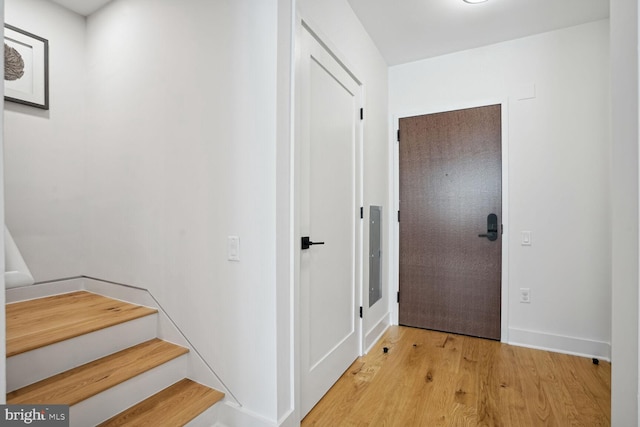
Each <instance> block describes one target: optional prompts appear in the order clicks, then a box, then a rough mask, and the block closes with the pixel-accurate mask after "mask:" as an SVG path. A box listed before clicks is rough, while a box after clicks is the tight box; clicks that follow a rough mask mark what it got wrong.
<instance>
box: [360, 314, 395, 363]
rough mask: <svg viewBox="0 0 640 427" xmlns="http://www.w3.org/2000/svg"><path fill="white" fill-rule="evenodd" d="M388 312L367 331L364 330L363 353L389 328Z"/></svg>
mask: <svg viewBox="0 0 640 427" xmlns="http://www.w3.org/2000/svg"><path fill="white" fill-rule="evenodd" d="M390 325H391V322H390V313H386V314H385V315H384V316H383V317H382V318H381V319H380V320H379V321H378V322H377V323H376V324H375V325H374V326H373V328H371V329H370V330H369V331H367V332H366V334H365V337H364V353H365V354H366V353H369V351H370V350H371V348H372V347H373V346H374V345H375V344H376V343H377V342H378V340H380V338H381V337H382V334H384V333H385V331H386V330H387V329H388V328H389V326H390Z"/></svg>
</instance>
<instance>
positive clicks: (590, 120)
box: [389, 20, 611, 358]
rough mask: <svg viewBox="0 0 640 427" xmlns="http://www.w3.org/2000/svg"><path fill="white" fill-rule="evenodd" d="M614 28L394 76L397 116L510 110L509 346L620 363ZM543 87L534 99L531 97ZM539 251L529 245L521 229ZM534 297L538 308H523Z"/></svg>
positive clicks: (529, 41) (592, 28)
mask: <svg viewBox="0 0 640 427" xmlns="http://www.w3.org/2000/svg"><path fill="white" fill-rule="evenodd" d="M608 31H609V25H608V21H606V20H605V21H599V22H594V23H590V24H585V25H581V26H577V27H572V28H567V29H563V30H559V31H554V32H550V33H545V34H541V35H536V36H532V37H527V38H523V39H518V40H513V41H509V42H505V43H500V44H496V45H492V46H488V47H483V48H479V49H474V50H469V51H464V52H459V53H455V54H451V55H446V56H441V57H437V58H433V59H428V60H423V61H418V62H414V63H410V64H405V65H399V66H394V67H391V68H390V71H389V75H390V83H389V85H390V88H389V91H390V112H391V116H392V117H393V118H394V121H393V125H394V126H397V124H396V122H395V120H397V118H399V117H406V116H410V115H416V114H426V113H432V112H438V111H446V110H450V109H456V108H465V107H471V106H479V105H486V104H489V103H498V102H505V108H507V110H508V123H507V126H508V134H507V135H504V136H503V137H504V138H506V139H507V143H508V168H509V169H508V188H509V193H508V206H506V207H507V208H508V213H509V216H508V218H504V219H503V220H504V222H505V237H506V238H508V239H509V240H508V243H509V252H508V254H506V255H508V260H509V264H508V273H509V277H508V286H509V288H508V295H509V296H508V302H507V304H506V306H507V307H506V308H507V310H506V312H505V310H503V315H507V316H508V328H509V337H508V339H509V341H510V342H517V343H520V344H525V345H529V346H539V347H547V348H552V349H556V350H560V351H567V352H575V353H581V354H589V355H596V356H598V357H604V358H608V357H609V343H610V338H611V332H610V328H611V309H610V302H611V277H610V274H611V256H610V251H611V243H610V232H611V230H610V227H609V224H610V223H611V217H610V211H609V203H610V196H609V192H610V177H609V174H610V165H609V162H610V142H609V141H610V137H609V74H608V72H609V68H608V64H609V56H608V55H609V49H608V46H609V45H608V43H609V38H608ZM534 87H535V98H533V99H526V100H519V99H520V98H527V97H528V96H527V95H529V94H530V92H531V91H532V90H533V89H534ZM523 230H529V231H531V232H532V233H533V239H532V240H533V245H532V246H531V247H524V246H521V245H520V238H521V231H523ZM519 288H530V289H531V304H521V303H519V293H518V290H519Z"/></svg>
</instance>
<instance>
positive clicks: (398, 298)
mask: <svg viewBox="0 0 640 427" xmlns="http://www.w3.org/2000/svg"><path fill="white" fill-rule="evenodd" d="M396 302H397V303H398V304H400V291H398V296H397V301H396Z"/></svg>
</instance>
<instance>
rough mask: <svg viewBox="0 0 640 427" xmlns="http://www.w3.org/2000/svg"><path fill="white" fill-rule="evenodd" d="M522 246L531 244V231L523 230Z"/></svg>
mask: <svg viewBox="0 0 640 427" xmlns="http://www.w3.org/2000/svg"><path fill="white" fill-rule="evenodd" d="M522 246H531V232H530V231H523V232H522Z"/></svg>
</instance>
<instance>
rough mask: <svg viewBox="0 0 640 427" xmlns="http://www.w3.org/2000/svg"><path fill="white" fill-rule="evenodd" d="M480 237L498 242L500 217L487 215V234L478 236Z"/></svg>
mask: <svg viewBox="0 0 640 427" xmlns="http://www.w3.org/2000/svg"><path fill="white" fill-rule="evenodd" d="M478 237H486V238H487V239H489V240H490V241H492V242H493V241H496V240H498V215H496V214H494V213H492V214H489V215H487V233H486V234H478Z"/></svg>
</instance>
